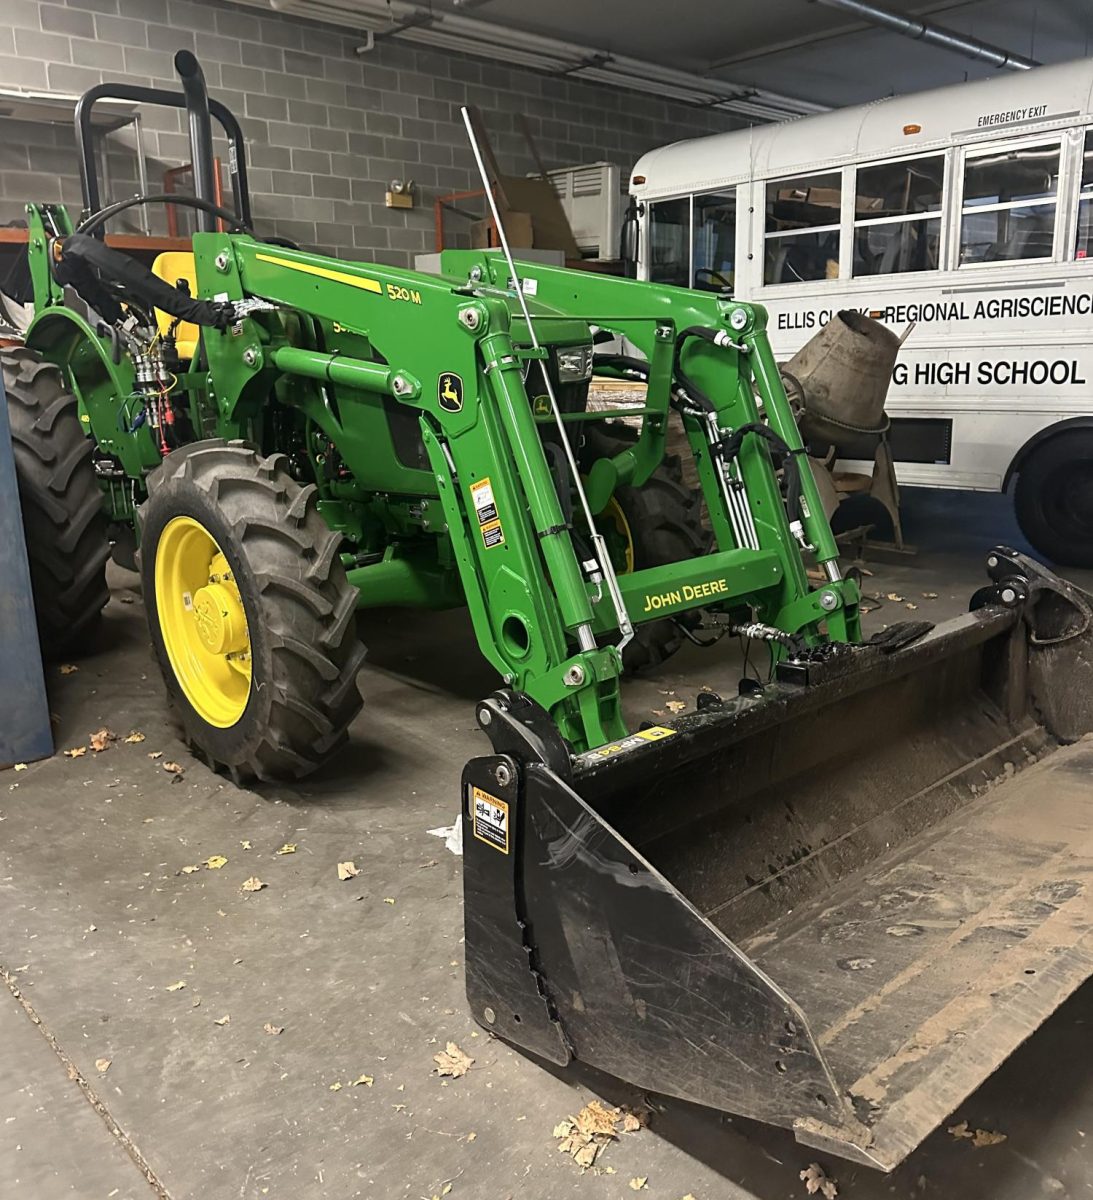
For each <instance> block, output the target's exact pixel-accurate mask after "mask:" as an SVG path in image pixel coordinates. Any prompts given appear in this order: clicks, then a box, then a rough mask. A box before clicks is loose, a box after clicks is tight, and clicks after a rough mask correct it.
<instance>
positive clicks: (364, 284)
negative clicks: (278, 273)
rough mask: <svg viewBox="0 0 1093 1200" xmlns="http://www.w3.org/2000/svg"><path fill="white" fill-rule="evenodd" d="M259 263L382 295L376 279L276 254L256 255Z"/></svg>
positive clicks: (381, 289)
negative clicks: (295, 260) (294, 260)
mask: <svg viewBox="0 0 1093 1200" xmlns="http://www.w3.org/2000/svg"><path fill="white" fill-rule="evenodd" d="M254 257H255V258H256V259H257V260H258V261H259V262H264V263H272V264H273V265H274V266H275V267H287V268H288V270H290V271H300V272H301V273H302V274H304V275H317V276H318V277H319V278H320V279H330V280H332V281H333V282H334V283H347V284H349V286H350V287H355V288H360V289H361V291H363V292H375V293H376V295H377V296H382V295H383V288H382V286H381V285H380V281H379V280H378V279H365V278H364V277H363V276H361V275H350V274H349V272H348V271H335V270H334V269H333V268H332V267H320V266H316V264H315V263H301V262H293V261H292V259H291V258H281V257H280V256H279V255H276V254H256V255H255V256H254Z"/></svg>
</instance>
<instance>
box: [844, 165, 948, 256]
mask: <svg viewBox="0 0 1093 1200" xmlns="http://www.w3.org/2000/svg"><path fill="white" fill-rule="evenodd" d="M944 177H945V156H944V155H942V154H930V155H926V156H924V157H922V158H907V159H903V160H902V161H900V162H890V163H878V164H877V165H876V166H872V167H859V168H858V173H857V187H856V197H855V201H854V274H855V275H856V276H857V275H894V274H897V273H902V272H906V271H936V270H937V268H938V246H939V244H940V240H941V188H942V183H943V182H944Z"/></svg>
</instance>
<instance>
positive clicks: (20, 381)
mask: <svg viewBox="0 0 1093 1200" xmlns="http://www.w3.org/2000/svg"><path fill="white" fill-rule="evenodd" d="M0 366H2V369H3V374H4V391H5V392H6V393H7V401H8V420H9V423H10V425H11V443H12V449H13V451H14V455H15V474H16V479H17V482H18V486H19V503H20V507H21V509H22V515H23V529H24V532H25V534H26V543H27V558H28V560H29V563H30V581H31V587H32V589H33V592H34V610H35V613H36V615H37V619H38V638H39V641H40V642H41V649H42V657H43V658H46V659H57V658H68V657H72V656H75V655H76V654H77V653H79V651H81V650H84V649H87V648H88V647H89V645H90V644H91V643H92V642H93V640H94V634H95V632H96V631H97V629H98V626H99V621H100V618H101V616H102V610H103V608H104V607H105V606H106V602H107V600H108V599H109V598H110V594H109V592H108V591H107V587H106V560H107V558H108V557H109V555H110V544H109V542H108V540H107V536H106V514H105V512H104V511H103V504H102V491H101V489H100V488H99V484H98V480H97V479H96V478H95V468H94V465H93V464H92V461H91V456H92V453H93V452H94V443H93V442H92V441H91V439H90V438H89V437H88V436H87V435H86V434H85V433H84V430H83V427H82V426H81V424H80V418H79V414H78V412H77V405H76V397H75V396H73V395H72V393H71V392H69V391H68V390H67V388H66V387H65V384H64V377H63V376H62V375H61V372H60V371H59V370H58V369H57V368H56V367H55V366H54V365H53V364H52V363H47V362H43V361H42V360H41V359H40V358H39V357H38V356H37V355H36V354H35V353H34V351H33V350H29V349H27V348H26V347H25V346H20V347H15V348H12V349H6V350H4V351H3V353H2V354H0Z"/></svg>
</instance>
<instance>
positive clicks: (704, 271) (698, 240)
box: [694, 190, 736, 292]
mask: <svg viewBox="0 0 1093 1200" xmlns="http://www.w3.org/2000/svg"><path fill="white" fill-rule="evenodd" d="M735 281H736V191H735V190H733V191H731V192H712V193H709V194H708V195H705V196H695V198H694V286H695V287H696V288H698V289H700V290H701V291H704V292H720V291H723V290H724V289H725V288H729V289H730V290H731V289H732V287H733V285H734V284H735Z"/></svg>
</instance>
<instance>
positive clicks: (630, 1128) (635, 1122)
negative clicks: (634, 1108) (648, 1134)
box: [622, 1112, 645, 1133]
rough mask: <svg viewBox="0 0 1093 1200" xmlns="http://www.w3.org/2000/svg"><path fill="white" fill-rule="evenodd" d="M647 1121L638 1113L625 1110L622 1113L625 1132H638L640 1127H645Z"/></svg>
mask: <svg viewBox="0 0 1093 1200" xmlns="http://www.w3.org/2000/svg"><path fill="white" fill-rule="evenodd" d="M644 1125H645V1122H644V1121H643V1120H642V1119H641V1117H639V1116H638V1114H637V1113H632V1112H624V1113H623V1114H622V1131H623V1133H637V1132H638V1130H639V1129H642V1128H644Z"/></svg>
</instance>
